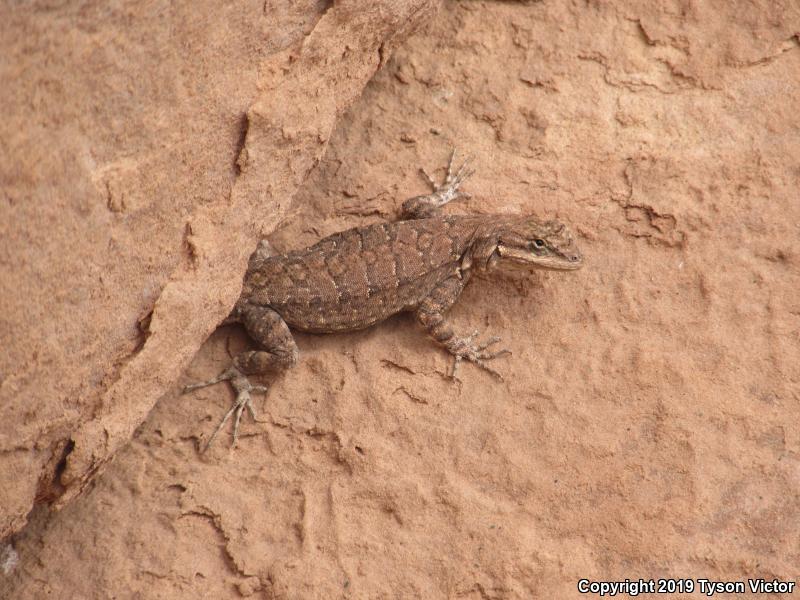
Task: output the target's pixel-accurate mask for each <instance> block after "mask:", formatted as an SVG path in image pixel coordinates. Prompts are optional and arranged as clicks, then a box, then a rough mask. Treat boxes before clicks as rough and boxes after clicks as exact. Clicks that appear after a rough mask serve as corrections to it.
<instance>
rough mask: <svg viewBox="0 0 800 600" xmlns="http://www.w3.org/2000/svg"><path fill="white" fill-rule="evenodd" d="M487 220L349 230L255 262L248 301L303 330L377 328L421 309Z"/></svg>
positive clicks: (245, 297) (459, 218) (418, 222)
mask: <svg viewBox="0 0 800 600" xmlns="http://www.w3.org/2000/svg"><path fill="white" fill-rule="evenodd" d="M479 222H480V218H476V217H464V216H452V215H449V216H443V217H435V218H429V219H415V220H411V221H397V222H393V223H377V224H375V225H369V226H366V227H357V228H353V229H348V230H346V231H342V232H340V233H336V234H333V235H331V236H329V237H327V238H324V239H322V240H320V241H319V242H317V243H316V244H314V245H313V246H310V247H308V248H305V249H303V250H297V251H293V252H290V253H288V254H285V255H278V256H271V257H269V258H267V259H264V260H260V261H256V262H255V264H252V265H251V267H250V268H249V270H248V273H247V276H246V277H245V282H244V288H243V290H242V296H241V298H242V300H241V301H245V302H248V303H250V304H256V305H260V306H269V307H270V308H272V309H274V310H275V311H276V312H277V313H278V314H280V315H281V317H283V319H284V320H285V321H286V322H287V323H288V324H289V325H290V326H291V327H294V328H295V329H299V330H302V331H309V332H315V333H330V332H336V331H345V330H353V329H360V328H364V327H369V326H370V325H373V324H375V323H377V322H379V321H382V320H384V319H386V318H387V317H390V316H391V315H393V314H396V313H398V312H401V311H404V310H408V309H410V308H413V307H415V306H416V305H417V304H419V302H421V301H422V300H423V299H424V298H425V297H426V296H427V295H428V294H429V293H430V292H431V290H432V289H433V288H434V287H435V286H436V285H437V284H438V283H439V282H441V281H443V280H444V279H446V278H447V277H449V276H450V275H451V274H455V272H456V269H457V268H458V265H459V263H460V261H461V257H462V255H463V254H464V252H465V251H466V250H467V248H468V247H469V244H470V243H471V240H472V238H473V235H474V234H475V231H476V228H477V226H478V225H479Z"/></svg>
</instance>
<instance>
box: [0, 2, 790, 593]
mask: <svg viewBox="0 0 800 600" xmlns="http://www.w3.org/2000/svg"><path fill="white" fill-rule="evenodd" d="M437 7H438V4H437V3H436V2H433V1H432V0H401V1H391V2H390V1H388V0H387V1H386V2H354V1H342V2H320V1H312V0H308V1H305V2H288V1H278V0H267V1H266V2H258V3H256V2H226V3H219V2H193V3H186V2H183V3H181V2H177V3H167V2H156V3H148V4H146V5H144V6H143V5H141V4H140V3H91V2H86V3H51V2H34V3H26V4H24V5H23V4H19V3H17V4H14V5H13V7H12V6H11V5H9V4H6V6H4V7H2V8H0V23H1V24H0V32H1V33H2V35H1V36H0V50H2V56H3V57H4V60H3V61H2V62H0V82H2V84H0V105H2V106H3V113H4V118H3V119H2V120H0V217H2V218H0V309H1V310H0V344H1V345H2V348H3V352H2V354H0V482H2V485H0V538H5V539H4V541H3V542H2V545H0V597H3V598H5V597H9V598H11V597H13V598H40V597H42V596H45V595H48V594H49V595H51V596H52V597H81V598H106V597H110V596H116V597H134V596H137V595H138V596H141V597H149V598H150V597H152V598H158V597H163V598H184V597H185V598H196V597H198V596H200V597H240V596H245V597H247V596H253V597H261V598H320V599H323V598H324V599H329V598H384V597H385V598H426V599H428V598H475V599H483V598H503V599H504V598H520V599H522V598H561V597H571V596H574V595H575V594H576V592H577V589H576V584H577V582H578V580H579V579H581V578H587V579H590V580H622V579H625V578H630V579H636V578H639V577H642V578H645V579H649V578H658V577H692V578H708V579H717V580H746V579H747V578H748V577H763V578H767V579H772V578H774V577H777V578H783V579H791V578H792V577H796V576H797V565H798V564H800V547H798V545H797V540H798V539H800V497H798V493H797V490H798V489H800V433H799V431H800V430H798V428H797V423H798V422H800V391H798V390H800V293H798V290H800V197H799V196H798V194H800V192H798V190H800V166H799V164H800V163H798V157H800V78H798V77H797V74H798V73H800V8H798V7H797V5H796V4H794V3H790V2H786V3H780V2H771V1H770V2H768V1H766V0H765V1H763V2H751V3H732V2H722V1H715V0H705V1H699V0H695V1H692V0H686V1H675V2H671V1H666V2H663V1H658V2H656V1H651V2H648V1H645V2H629V3H605V2H588V3H584V2H580V3H573V2H568V1H566V0H565V1H552V2H518V3H514V2H480V1H475V2H470V1H461V2H445V4H444V5H443V6H442V7H441V8H440V10H438V12H437V11H436V9H437ZM453 146H456V147H458V148H459V149H460V150H463V151H464V152H466V153H471V154H473V155H474V156H475V159H474V166H475V167H476V168H477V173H476V174H475V175H474V176H473V177H472V178H471V179H470V180H469V181H468V182H467V183H466V184H465V186H464V189H465V190H466V191H468V192H470V193H471V194H472V198H471V199H470V200H468V201H462V202H460V203H459V204H458V205H453V206H449V207H448V208H447V211H448V212H461V213H503V212H508V213H519V212H532V213H536V214H539V215H541V216H543V217H547V216H557V217H558V218H559V219H561V220H563V221H565V222H568V223H570V224H571V225H572V227H573V230H574V231H576V232H577V234H578V241H579V243H580V246H581V248H582V250H583V252H584V265H585V266H584V268H583V269H582V270H581V271H579V272H576V273H574V274H571V275H570V276H569V277H563V276H561V275H559V274H551V273H546V272H539V273H536V274H533V275H526V274H524V273H509V274H507V275H501V276H499V277H493V278H491V279H489V278H487V279H482V280H478V281H474V282H472V283H471V284H470V286H469V287H468V288H467V290H466V291H465V293H464V295H463V296H462V298H461V300H460V301H459V303H458V304H457V305H456V307H455V308H454V309H453V317H454V319H455V321H456V324H458V325H460V327H461V329H463V330H471V329H472V328H475V327H480V328H481V329H482V330H483V329H487V330H490V331H491V333H493V334H496V335H500V336H502V337H503V338H504V342H505V345H506V346H508V347H509V348H510V349H511V350H512V352H513V355H512V356H510V357H508V358H506V359H503V360H502V362H498V363H497V364H496V365H495V366H496V367H497V368H498V369H499V370H501V371H502V373H503V374H504V376H505V381H504V382H502V383H500V382H498V381H496V380H495V379H493V378H492V377H490V376H489V375H487V374H486V373H484V372H482V371H480V370H479V369H476V368H472V367H471V366H470V365H463V366H462V367H461V369H460V372H459V378H460V379H459V381H456V382H453V381H451V380H449V379H448V378H447V377H446V373H447V372H448V370H449V367H450V363H449V359H448V357H447V355H446V354H445V353H444V352H442V351H441V350H439V349H437V348H436V347H435V346H433V345H432V344H431V342H430V341H429V340H428V339H427V337H426V336H425V334H424V333H423V332H422V331H421V330H420V329H419V327H418V326H417V325H416V324H415V323H414V321H413V319H412V318H411V317H410V316H398V317H395V318H393V319H391V320H389V321H388V322H386V323H383V324H381V325H379V326H377V327H375V328H372V329H369V330H365V331H362V332H358V333H349V334H343V335H338V336H313V335H308V334H305V335H304V334H298V335H297V336H296V338H297V340H298V345H299V346H300V351H301V358H300V362H299V364H298V365H297V367H295V368H294V369H293V370H291V371H288V372H287V373H286V374H283V375H281V376H280V377H279V378H277V379H275V380H274V382H273V386H272V389H271V390H270V393H269V395H268V398H267V399H266V400H265V399H263V398H261V397H257V398H256V403H255V404H256V408H257V409H258V413H257V416H258V419H259V420H258V422H256V423H253V422H252V420H249V419H245V421H244V422H243V424H242V429H241V432H240V439H239V443H238V445H237V447H236V448H234V449H231V448H230V447H229V444H228V438H227V437H226V436H223V435H220V436H219V438H218V440H217V442H216V443H215V445H214V446H212V447H211V449H210V451H209V452H207V453H205V454H203V455H199V454H198V448H199V447H200V446H201V445H202V443H203V441H204V440H205V439H206V438H207V436H208V435H209V434H210V433H211V431H212V430H213V428H214V426H215V424H216V422H217V421H218V419H219V418H221V416H222V414H224V412H225V411H226V410H227V409H228V407H229V405H230V401H231V396H232V395H231V392H230V390H228V389H226V388H224V387H223V386H216V387H211V388H207V389H204V390H203V391H201V392H197V393H195V394H194V395H191V396H189V395H181V394H180V389H181V386H182V385H183V384H184V383H186V382H188V381H190V380H198V379H204V378H208V377H210V376H213V375H215V374H216V373H217V372H219V371H221V370H222V369H223V368H225V367H226V366H227V365H228V364H229V362H230V356H232V355H235V354H236V353H237V352H238V351H239V350H241V349H243V348H246V347H247V345H248V343H249V342H248V340H247V339H246V337H245V336H244V335H243V334H242V332H241V331H240V330H238V329H235V328H231V327H224V328H220V329H218V330H217V331H216V332H215V333H213V334H212V335H211V338H210V339H209V341H208V343H206V344H205V345H203V342H204V341H205V339H206V337H207V336H208V335H209V334H211V332H213V331H214V329H215V327H216V325H217V323H219V322H220V321H221V320H222V319H223V318H224V317H225V316H226V314H227V313H228V311H229V309H230V307H231V306H232V305H233V303H234V302H235V300H236V298H237V296H238V293H239V291H240V289H241V280H242V274H243V273H244V270H245V267H246V262H247V258H248V256H249V254H250V253H251V252H252V251H253V249H254V248H255V246H256V243H257V241H258V239H259V238H260V237H262V236H265V235H266V236H269V240H270V242H271V244H272V246H273V247H275V248H277V249H278V250H290V249H293V248H299V247H302V246H306V245H309V244H311V243H313V242H315V241H316V240H318V239H320V238H321V237H323V236H325V235H328V234H330V233H333V232H335V231H339V230H341V229H345V228H347V227H351V226H357V225H363V224H366V223H371V222H375V221H377V220H380V219H392V218H394V215H395V214H396V212H397V209H398V207H399V206H400V204H401V203H402V201H403V200H404V199H405V198H407V197H409V196H413V195H417V194H420V193H424V192H426V191H427V188H426V184H425V182H424V180H423V179H422V178H421V177H420V175H419V172H418V168H419V167H425V168H426V169H428V170H430V171H433V170H434V169H435V168H436V167H438V166H441V165H443V164H444V162H445V161H446V158H447V155H448V153H449V150H450V148H451V147H453ZM437 175H439V176H440V175H441V169H439V171H438V172H437ZM201 345H202V349H201V350H200V352H197V351H198V348H200V347H201ZM193 357H194V360H193ZM112 458H113V459H114V460H113V462H112V461H111V459H112ZM55 509H60V510H55Z"/></svg>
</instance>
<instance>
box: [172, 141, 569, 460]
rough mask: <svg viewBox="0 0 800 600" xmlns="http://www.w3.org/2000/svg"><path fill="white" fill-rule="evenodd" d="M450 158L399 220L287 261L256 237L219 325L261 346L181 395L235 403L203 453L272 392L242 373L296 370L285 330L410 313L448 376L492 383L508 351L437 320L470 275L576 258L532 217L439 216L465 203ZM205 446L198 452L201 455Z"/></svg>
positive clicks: (325, 328) (553, 225) (558, 228)
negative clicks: (469, 374) (462, 366)
mask: <svg viewBox="0 0 800 600" xmlns="http://www.w3.org/2000/svg"><path fill="white" fill-rule="evenodd" d="M454 158H455V150H453V151H452V153H451V154H450V160H449V162H448V165H447V174H446V176H445V178H444V181H443V183H441V184H436V183H435V182H434V180H433V179H432V178H431V177H430V176H429V175H428V174H427V173H426V172H425V171H424V170H423V169H420V170H421V172H422V173H423V174H424V175H425V177H426V179H427V180H428V183H429V184H430V186H431V188H432V189H433V191H432V192H431V193H429V194H426V195H422V196H415V197H413V198H409V199H408V200H406V201H405V202H404V203H403V204H402V208H401V220H399V221H394V222H381V223H376V224H373V225H366V226H362V227H355V228H352V229H348V230H346V231H342V232H339V233H334V234H333V235H330V236H328V237H326V238H324V239H322V240H320V241H319V242H317V243H316V244H314V245H312V246H310V247H308V248H304V249H301V250H295V251H291V252H288V253H286V254H276V253H275V252H273V250H272V249H271V247H270V246H269V244H268V242H266V240H262V241H261V242H260V243H259V244H258V247H257V249H256V251H255V252H254V253H253V254H252V256H251V257H250V260H249V263H248V267H247V271H246V274H245V277H244V283H243V286H242V292H241V295H240V297H239V300H238V301H237V302H236V304H235V306H234V308H233V310H232V312H231V314H230V316H229V317H228V318H227V319H225V321H223V324H229V323H241V324H243V325H244V327H245V330H246V331H247V333H248V335H249V336H250V337H251V338H252V339H253V340H254V341H255V342H256V343H257V344H258V346H259V348H258V349H256V350H247V351H244V352H242V353H240V354H239V355H237V356H236V357H235V358H234V360H233V364H232V365H231V366H230V367H229V368H228V369H226V370H225V371H223V372H222V373H221V374H220V375H218V376H217V377H214V378H212V379H210V380H208V381H202V382H198V383H193V384H190V385H187V386H185V387H184V390H183V391H184V393H186V392H190V391H192V390H196V389H199V388H202V387H206V386H209V385H213V384H216V383H219V382H222V381H229V382H230V384H231V385H232V387H233V388H234V391H235V392H236V399H235V400H234V402H233V405H232V406H231V408H230V410H228V412H227V413H226V414H225V416H224V417H223V419H222V420H221V422H220V423H219V425H218V426H217V428H216V429H215V430H214V432H213V434H212V435H211V437H210V438H209V440H208V442H207V443H206V445H205V449H207V448H208V447H209V446H210V445H211V443H212V442H213V441H214V438H215V437H216V436H217V434H218V433H219V432H220V430H221V429H222V427H224V425H225V423H226V422H227V421H228V420H229V419H230V417H231V416H232V415H233V416H234V425H233V444H234V445H235V444H236V440H237V437H238V433H239V423H240V420H241V417H242V413H243V412H244V410H245V409H247V410H248V412H249V413H250V415H251V416H252V417H253V419H254V420H255V418H256V415H255V410H254V408H253V404H252V399H251V393H253V392H263V393H266V392H267V391H268V387H267V386H263V385H253V384H251V383H250V380H249V379H248V375H262V374H265V373H267V372H270V371H282V370H286V369H289V368H290V367H292V366H294V365H295V364H296V363H297V360H298V347H297V344H296V343H295V341H294V339H293V337H292V334H291V331H290V329H295V330H299V331H305V332H310V333H336V332H346V331H355V330H359V329H364V328H367V327H370V326H372V325H375V324H376V323H379V322H380V321H383V320H385V319H387V318H388V317H390V316H392V315H394V314H397V313H400V312H405V311H411V312H414V314H415V315H416V319H417V321H418V322H419V323H420V324H421V325H422V326H423V327H424V328H425V329H426V330H427V332H428V334H429V335H430V337H432V338H433V340H434V341H436V342H437V343H438V344H439V345H441V346H442V347H444V349H445V350H447V351H448V352H449V353H450V354H451V355H453V357H454V363H453V367H452V371H451V373H450V376H451V377H452V378H455V376H456V370H457V368H458V365H459V363H460V362H461V361H462V360H466V361H468V362H471V363H473V364H475V365H477V366H478V367H480V368H482V369H484V370H485V371H487V372H489V373H490V374H492V375H493V376H494V377H496V378H498V379H500V380H502V376H501V375H500V373H498V372H497V371H496V370H494V369H492V368H491V367H490V366H489V365H488V364H487V361H489V360H492V359H495V358H497V357H499V356H502V355H505V354H509V353H510V352H509V350H507V349H500V350H492V349H490V348H492V347H493V346H494V345H495V344H497V343H498V342H500V338H499V337H491V338H489V339H488V340H486V341H484V342H479V341H478V339H477V338H478V332H477V331H473V332H472V333H471V334H469V335H459V334H457V333H456V332H455V331H454V330H453V327H452V325H451V324H450V322H449V321H448V319H447V317H446V315H445V313H446V312H447V310H448V309H449V308H450V307H451V306H453V304H454V303H455V302H456V301H457V300H458V298H459V296H460V295H461V292H462V290H463V289H464V286H466V285H467V283H468V282H469V281H470V278H471V276H472V274H473V272H488V271H491V270H493V269H494V268H495V267H497V266H498V265H505V264H510V265H517V266H522V267H525V268H529V269H530V268H537V269H555V270H574V269H578V268H580V267H581V265H582V262H583V259H582V256H581V253H580V251H579V250H578V248H577V245H576V243H575V241H574V240H573V236H572V233H571V232H570V230H569V228H568V227H567V226H566V225H564V224H563V223H560V222H559V221H555V220H550V221H540V220H538V219H537V218H535V217H533V216H529V215H514V216H512V215H499V214H489V215H477V216H465V215H442V214H440V212H439V209H440V208H441V207H442V206H444V205H445V204H447V203H449V202H451V201H453V200H456V199H461V198H469V197H470V195H469V194H468V193H466V192H464V191H462V190H461V189H460V186H461V184H462V183H463V182H464V180H465V179H466V178H467V177H470V176H471V175H473V174H474V171H473V170H471V169H470V167H469V166H468V165H469V159H467V160H466V161H464V162H463V163H462V164H461V166H460V167H459V168H458V169H457V170H455V171H454V170H453V161H454ZM205 449H204V450H205Z"/></svg>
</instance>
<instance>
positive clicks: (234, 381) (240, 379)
mask: <svg viewBox="0 0 800 600" xmlns="http://www.w3.org/2000/svg"><path fill="white" fill-rule="evenodd" d="M220 381H230V382H231V386H232V387H233V389H234V390H235V391H236V400H234V402H233V406H231V408H230V410H228V412H227V413H225V416H224V417H222V421H220V423H219V425H217V428H216V429H215V430H214V433H212V434H211V437H210V438H208V441H207V442H206V443H205V446H203V450H202V452H205V451H206V450H208V448H209V447H210V446H211V444H212V443H213V442H214V439H215V438H216V437H217V434H218V433H219V432H220V430H222V428H223V427H224V426H225V423H227V422H228V419H230V418H231V415H233V416H234V420H233V445H234V446H235V445H236V441H237V439H238V438H239V423H240V422H241V420H242V413H243V412H244V410H245V409H247V412H249V413H250V416H251V417H253V420H254V421H255V420H256V411H255V409H254V408H253V401H252V399H251V398H250V393H251V392H263V393H266V392H267V390H268V389H269V388H268V387H266V386H263V385H252V384H251V383H250V380H248V379H247V377H246V376H245V375H244V373H242V372H241V371H239V369H237V368H236V367H230V368H228V369H227V370H225V371H223V372H222V373H220V374H219V375H217V376H216V377H214V378H213V379H209V380H208V381H201V382H198V383H192V384H190V385H187V386H185V387H184V388H183V393H184V394H185V393H187V392H191V391H194V390H198V389H200V388H204V387H207V386H209V385H214V384H215V383H219V382H220Z"/></svg>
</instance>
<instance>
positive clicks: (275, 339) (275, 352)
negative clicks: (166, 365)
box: [183, 304, 297, 451]
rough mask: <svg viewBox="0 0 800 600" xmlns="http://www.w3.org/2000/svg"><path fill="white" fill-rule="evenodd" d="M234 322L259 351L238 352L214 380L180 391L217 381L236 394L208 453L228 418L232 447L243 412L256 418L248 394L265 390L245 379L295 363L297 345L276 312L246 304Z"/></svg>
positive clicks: (207, 443)
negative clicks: (226, 383)
mask: <svg viewBox="0 0 800 600" xmlns="http://www.w3.org/2000/svg"><path fill="white" fill-rule="evenodd" d="M238 318H239V320H240V321H241V322H242V324H243V325H244V326H245V329H246V330H247V333H248V334H249V335H250V337H252V338H253V339H254V340H255V341H256V342H258V344H259V345H260V346H262V349H260V350H248V351H246V352H242V353H241V354H239V355H238V356H237V357H236V358H235V359H234V360H233V365H232V366H230V367H229V368H228V369H226V370H225V371H223V372H222V373H221V374H219V375H218V376H217V377H214V378H213V379H210V380H209V381H203V382H199V383H193V384H191V385H187V386H186V387H185V388H183V391H184V393H186V392H190V391H192V390H196V389H199V388H202V387H206V386H209V385H214V384H215V383H219V382H221V381H230V383H231V386H232V387H233V389H234V390H235V391H236V400H235V401H234V403H233V406H231V408H230V410H229V411H228V412H227V413H225V416H224V417H223V418H222V421H220V423H219V425H217V428H216V429H215V430H214V433H212V434H211V437H210V438H209V439H208V442H206V445H205V447H204V448H203V451H205V450H207V449H208V447H209V446H210V445H211V443H212V442H213V441H214V438H216V437H217V434H218V433H219V432H220V430H221V429H222V428H223V426H224V425H225V423H227V421H228V419H230V417H231V415H234V422H233V443H234V444H236V440H237V438H238V436H239V422H240V421H241V418H242V413H243V412H244V410H245V408H246V409H247V410H248V412H249V413H250V415H251V416H252V417H253V419H255V418H256V414H255V410H254V409H253V403H252V400H251V398H250V393H251V392H266V391H267V390H268V389H269V388H268V387H266V386H263V385H252V384H251V383H250V381H249V380H248V378H247V375H260V374H263V373H267V372H269V371H279V370H284V369H288V368H290V367H292V366H294V364H295V363H296V362H297V344H295V341H294V338H293V337H292V334H291V332H290V331H289V327H288V326H287V325H286V322H285V321H284V320H283V318H281V316H280V315H279V314H278V313H277V312H275V311H274V310H272V309H271V308H269V307H265V306H254V305H250V304H247V305H245V306H243V307H241V308H240V309H239V310H238Z"/></svg>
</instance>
